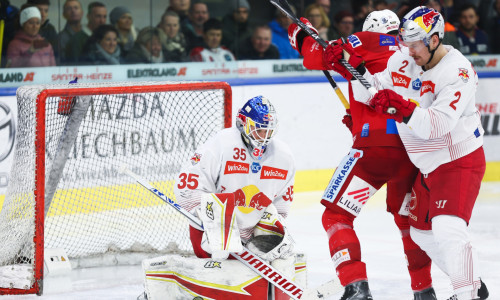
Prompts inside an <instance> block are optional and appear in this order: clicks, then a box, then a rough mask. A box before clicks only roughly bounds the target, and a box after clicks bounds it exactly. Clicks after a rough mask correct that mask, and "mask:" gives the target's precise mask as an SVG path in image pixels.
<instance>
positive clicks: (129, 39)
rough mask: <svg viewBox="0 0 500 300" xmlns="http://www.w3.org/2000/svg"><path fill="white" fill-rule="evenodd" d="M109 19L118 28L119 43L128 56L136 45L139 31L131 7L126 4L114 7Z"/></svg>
mask: <svg viewBox="0 0 500 300" xmlns="http://www.w3.org/2000/svg"><path fill="white" fill-rule="evenodd" d="M109 21H110V22H111V25H113V26H115V27H116V29H117V30H118V45H119V46H120V48H121V51H122V56H126V55H127V53H128V52H129V51H130V50H131V49H132V47H134V43H135V39H136V38H137V31H136V30H135V28H134V20H133V19H132V13H131V12H130V9H128V8H126V7H125V6H117V7H115V8H113V10H112V11H111V13H110V14H109Z"/></svg>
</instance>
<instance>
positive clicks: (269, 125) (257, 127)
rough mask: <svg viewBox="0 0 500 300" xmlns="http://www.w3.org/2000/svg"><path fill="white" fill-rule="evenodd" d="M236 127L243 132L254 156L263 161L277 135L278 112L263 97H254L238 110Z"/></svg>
mask: <svg viewBox="0 0 500 300" xmlns="http://www.w3.org/2000/svg"><path fill="white" fill-rule="evenodd" d="M236 126H237V127H238V129H239V130H240V131H241V134H242V135H243V138H244V140H245V143H246V144H247V146H248V147H249V149H250V152H251V153H252V156H253V157H255V158H257V159H261V158H262V154H264V151H265V150H266V147H267V145H268V144H269V142H270V141H271V138H272V137H273V136H274V134H275V133H276V129H277V126H278V119H277V117H276V110H275V109H274V106H273V105H272V104H271V102H269V100H268V99H267V98H265V97H263V96H257V97H254V98H252V99H250V100H248V101H247V103H245V105H243V107H242V108H241V109H239V110H238V116H237V117H236Z"/></svg>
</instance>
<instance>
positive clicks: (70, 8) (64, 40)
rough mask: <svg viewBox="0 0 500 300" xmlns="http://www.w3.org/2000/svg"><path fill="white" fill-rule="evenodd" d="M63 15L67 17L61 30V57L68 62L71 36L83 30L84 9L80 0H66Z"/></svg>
mask: <svg viewBox="0 0 500 300" xmlns="http://www.w3.org/2000/svg"><path fill="white" fill-rule="evenodd" d="M63 17H64V18H65V19H66V25H65V26H64V29H63V30H62V31H61V32H59V36H58V40H59V59H60V62H61V63H62V64H65V62H66V47H67V45H68V42H69V41H70V40H71V38H72V37H73V36H74V35H75V34H76V33H78V32H80V31H81V30H82V23H81V22H82V17H83V9H82V4H81V3H80V1H78V0H66V2H64V5H63Z"/></svg>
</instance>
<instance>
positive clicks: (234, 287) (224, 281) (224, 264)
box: [142, 254, 307, 300]
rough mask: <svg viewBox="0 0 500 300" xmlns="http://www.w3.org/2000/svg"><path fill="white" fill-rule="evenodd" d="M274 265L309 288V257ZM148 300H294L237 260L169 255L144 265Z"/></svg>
mask: <svg viewBox="0 0 500 300" xmlns="http://www.w3.org/2000/svg"><path fill="white" fill-rule="evenodd" d="M271 265H272V266H273V267H275V268H276V269H278V270H279V271H280V272H282V273H283V274H284V275H287V276H288V277H290V278H293V280H294V282H295V283H297V284H298V285H300V286H303V287H305V286H306V284H307V272H306V257H305V256H304V255H303V254H295V255H293V256H290V257H288V258H287V259H276V260H274V261H273V262H272V263H271ZM142 267H143V271H144V275H145V280H144V287H145V293H146V295H147V299H148V300H154V299H165V295H168V296H169V299H197V298H196V297H201V298H202V299H235V300H240V299H245V300H246V299H248V300H251V299H255V300H263V299H268V300H285V299H287V300H288V299H290V296H287V295H286V294H285V293H284V292H282V291H281V290H279V289H278V288H277V287H275V286H273V285H270V284H269V283H268V281H267V280H266V279H265V278H263V277H261V276H259V275H257V274H256V273H255V272H254V271H252V270H251V269H249V268H248V267H246V266H245V265H243V264H242V263H241V262H239V261H236V260H213V259H211V258H196V257H182V256H180V255H166V256H162V257H157V258H153V259H146V260H144V261H143V263H142Z"/></svg>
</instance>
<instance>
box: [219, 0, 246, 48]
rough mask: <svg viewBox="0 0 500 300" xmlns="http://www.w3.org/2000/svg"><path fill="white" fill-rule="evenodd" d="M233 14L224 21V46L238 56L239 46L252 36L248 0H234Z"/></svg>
mask: <svg viewBox="0 0 500 300" xmlns="http://www.w3.org/2000/svg"><path fill="white" fill-rule="evenodd" d="M230 2H231V12H230V13H229V14H227V15H226V16H224V18H223V19H222V45H223V46H226V47H228V48H229V49H231V51H232V52H233V53H235V54H237V52H238V51H240V49H239V45H240V44H241V43H242V42H243V41H244V40H246V39H247V38H249V37H250V36H251V35H252V29H251V28H250V25H249V22H248V15H249V14H250V5H249V4H248V1H247V0H232V1H230Z"/></svg>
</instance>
